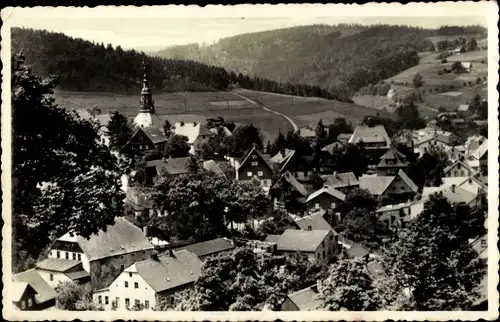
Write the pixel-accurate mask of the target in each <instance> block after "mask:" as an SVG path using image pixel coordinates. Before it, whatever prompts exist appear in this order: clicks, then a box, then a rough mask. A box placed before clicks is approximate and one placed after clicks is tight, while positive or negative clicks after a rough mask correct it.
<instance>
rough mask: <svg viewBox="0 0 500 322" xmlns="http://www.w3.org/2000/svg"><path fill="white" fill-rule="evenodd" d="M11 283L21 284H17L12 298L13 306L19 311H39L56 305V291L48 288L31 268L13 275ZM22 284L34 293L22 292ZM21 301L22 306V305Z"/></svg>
mask: <svg viewBox="0 0 500 322" xmlns="http://www.w3.org/2000/svg"><path fill="white" fill-rule="evenodd" d="M12 281H13V282H14V283H21V284H18V286H17V293H16V294H14V296H13V301H14V302H15V303H14V305H15V306H17V307H18V308H19V309H21V310H30V311H41V310H46V309H50V308H53V307H54V306H55V305H56V291H55V290H54V289H53V288H52V287H50V285H49V284H48V283H47V282H46V281H45V280H44V279H43V278H42V277H41V276H40V274H39V273H38V272H37V270H36V269H34V268H33V269H29V270H27V271H24V272H21V273H17V274H14V275H13V276H12ZM23 284H25V285H29V286H30V287H31V289H33V291H34V293H33V291H31V290H26V289H25V290H23ZM9 289H10V288H9ZM14 292H16V291H14ZM33 296H34V298H33ZM29 298H31V303H29V300H28V299H29ZM23 301H24V304H23V303H22V302H23ZM23 305H24V308H23Z"/></svg>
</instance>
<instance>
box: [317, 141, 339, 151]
mask: <svg viewBox="0 0 500 322" xmlns="http://www.w3.org/2000/svg"><path fill="white" fill-rule="evenodd" d="M342 146H343V144H342V143H340V142H338V141H337V142H333V143H330V144H328V145H325V146H324V147H323V148H322V149H321V151H325V152H328V153H330V154H333V152H334V151H335V149H338V148H339V147H342Z"/></svg>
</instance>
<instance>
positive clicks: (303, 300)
mask: <svg viewBox="0 0 500 322" xmlns="http://www.w3.org/2000/svg"><path fill="white" fill-rule="evenodd" d="M318 294H319V292H318V287H317V285H313V286H310V287H307V288H305V289H302V290H300V291H297V292H294V293H292V294H288V295H287V297H286V299H285V300H284V301H283V303H281V307H280V311H314V310H315V309H316V306H317V305H318V304H319V300H318V299H317V296H318Z"/></svg>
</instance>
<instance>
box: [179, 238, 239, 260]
mask: <svg viewBox="0 0 500 322" xmlns="http://www.w3.org/2000/svg"><path fill="white" fill-rule="evenodd" d="M233 248H234V245H233V244H232V243H231V240H229V239H226V238H217V239H212V240H208V241H205V242H201V243H196V244H191V245H186V246H182V247H178V248H176V249H174V251H180V250H187V251H189V252H191V253H193V254H195V255H196V256H198V257H204V256H208V255H212V254H217V253H220V252H223V251H227V250H231V249H233Z"/></svg>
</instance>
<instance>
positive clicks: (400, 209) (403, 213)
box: [376, 202, 413, 230]
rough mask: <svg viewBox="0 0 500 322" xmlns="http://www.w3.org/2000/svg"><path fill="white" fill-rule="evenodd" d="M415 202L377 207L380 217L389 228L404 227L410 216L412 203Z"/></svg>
mask: <svg viewBox="0 0 500 322" xmlns="http://www.w3.org/2000/svg"><path fill="white" fill-rule="evenodd" d="M412 203H413V202H406V203H399V204H396V205H386V206H384V207H381V208H379V209H377V211H376V214H377V216H378V219H379V220H380V221H381V222H383V223H384V224H385V225H386V227H387V228H389V229H393V230H394V229H396V230H397V229H398V228H404V227H405V224H406V222H407V221H409V220H410V219H411V217H410V214H411V213H410V211H411V208H410V205H411V204H412Z"/></svg>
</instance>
